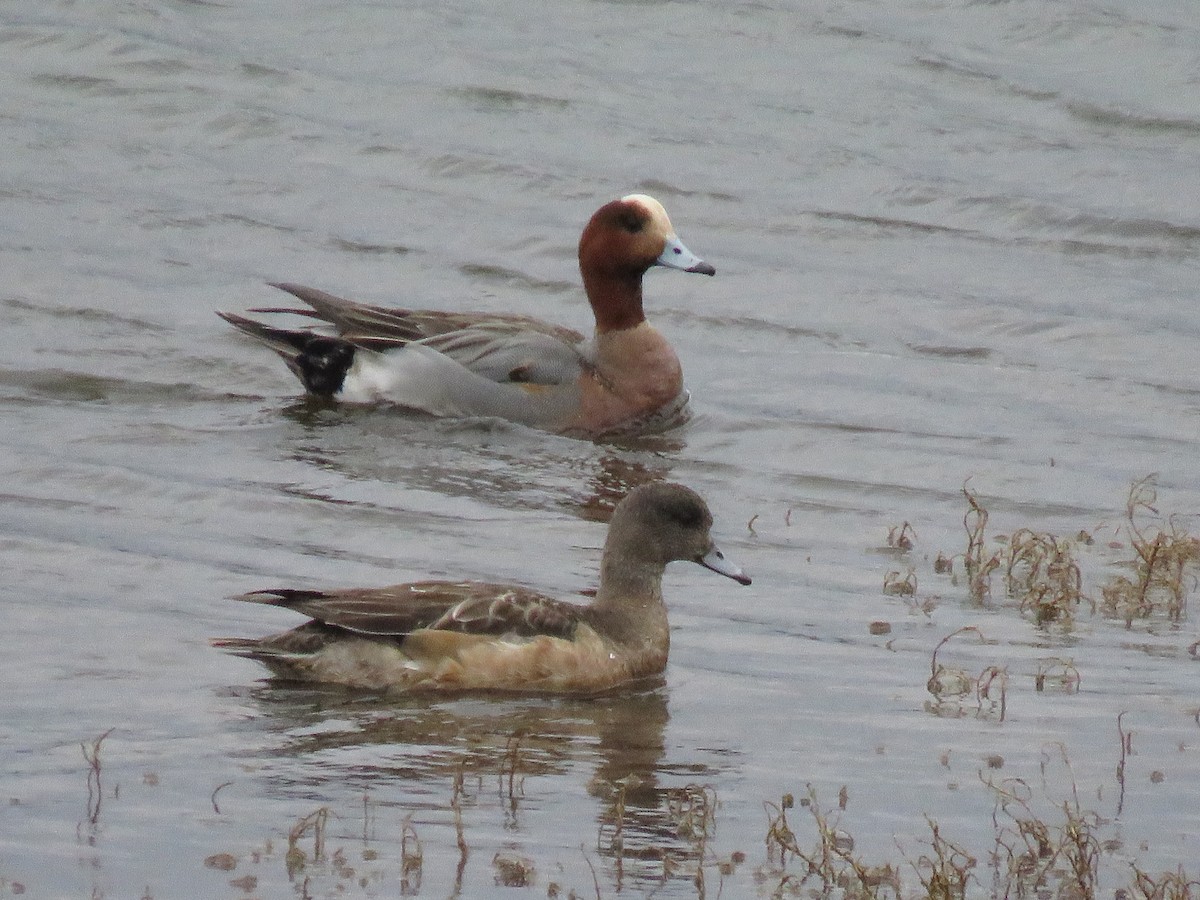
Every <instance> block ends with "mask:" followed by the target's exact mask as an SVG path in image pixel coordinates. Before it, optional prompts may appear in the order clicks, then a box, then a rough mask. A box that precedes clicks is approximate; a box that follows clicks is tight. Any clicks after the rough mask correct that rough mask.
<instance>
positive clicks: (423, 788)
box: [234, 682, 738, 896]
mask: <svg viewBox="0 0 1200 900" xmlns="http://www.w3.org/2000/svg"><path fill="white" fill-rule="evenodd" d="M234 693H235V695H236V696H238V697H242V698H246V697H247V694H246V692H245V691H244V690H243V689H242V688H240V687H239V688H236V689H234ZM248 697H249V699H250V700H251V702H252V703H253V706H254V708H255V712H256V714H255V715H252V716H247V717H245V718H244V719H242V720H241V721H240V722H239V723H238V724H237V725H236V727H237V729H238V730H239V731H242V732H249V733H253V735H254V736H253V737H251V738H250V742H251V743H253V744H255V745H256V746H258V745H259V741H260V739H261V740H265V741H266V743H267V746H268V747H269V748H270V749H269V751H268V752H267V753H266V754H264V753H263V752H262V749H261V748H260V749H258V750H255V751H254V752H253V756H254V759H255V768H256V769H257V771H258V775H257V778H259V779H261V780H262V781H261V783H262V786H263V789H264V790H265V791H266V793H267V794H268V795H270V796H294V797H297V798H302V799H306V800H309V799H311V798H312V797H313V796H314V795H315V796H319V797H320V798H321V802H322V803H324V804H326V805H329V806H331V807H332V808H333V810H334V811H335V812H337V814H338V815H344V816H346V817H347V818H350V819H353V817H354V815H355V813H356V810H355V809H354V808H353V807H355V805H359V806H361V804H362V803H363V802H364V799H363V798H364V795H367V796H369V797H370V798H371V799H372V801H378V802H379V803H380V804H381V805H380V806H379V807H378V808H377V809H375V808H373V810H372V813H371V821H372V831H374V830H375V829H376V822H375V820H376V817H378V830H379V831H381V832H382V831H386V830H387V829H388V828H389V827H390V822H389V821H388V819H387V817H388V816H392V817H393V818H395V817H399V816H401V815H402V814H407V812H410V811H411V810H412V809H414V808H418V809H422V810H425V811H426V812H425V814H424V815H425V818H426V819H427V820H429V821H441V822H443V823H445V822H448V821H450V820H451V819H452V818H454V817H455V816H458V815H461V816H462V819H463V820H464V824H463V834H462V836H463V837H464V838H465V841H464V843H461V844H458V843H456V841H457V837H458V836H457V835H455V834H454V833H452V832H451V831H450V830H449V828H448V827H443V828H441V829H438V828H431V827H422V828H421V829H420V836H421V840H422V842H423V844H424V848H425V861H426V868H425V875H426V881H427V882H428V881H436V880H437V879H439V878H441V879H449V878H450V877H451V875H452V873H453V872H454V863H455V861H456V860H457V861H458V864H459V869H458V875H457V878H456V879H455V885H456V887H460V886H461V879H462V876H463V859H462V858H460V855H462V854H464V847H466V848H467V852H469V853H470V855H471V859H472V862H474V861H476V860H478V859H484V860H486V859H489V858H491V855H492V852H493V849H494V848H493V845H492V844H491V843H489V842H490V841H493V840H494V837H495V833H496V828H497V827H498V825H499V823H500V822H501V821H502V823H503V831H504V832H505V833H507V832H508V831H510V830H512V829H517V828H519V829H520V830H521V832H522V833H524V834H526V835H529V836H532V835H536V834H540V833H542V832H543V829H545V828H547V827H550V828H551V829H555V828H556V826H555V824H554V820H555V819H556V818H557V817H560V816H565V817H568V818H569V819H571V820H572V821H575V820H577V819H578V818H579V817H580V816H581V815H584V814H585V810H587V811H589V813H590V814H592V815H594V816H595V825H596V827H597V831H596V836H597V839H596V844H595V847H596V851H597V853H598V855H599V857H600V858H601V859H602V860H604V861H605V863H606V865H605V867H604V868H603V869H600V867H599V866H598V867H597V868H598V869H599V870H600V872H601V877H602V878H605V879H608V882H607V883H609V884H612V885H620V884H622V882H623V883H624V886H625V887H626V888H629V889H632V890H633V891H634V893H635V894H637V895H638V896H641V895H642V894H643V893H647V892H651V891H652V890H653V889H655V888H656V887H661V886H662V883H663V882H664V881H665V880H673V879H679V880H680V883H681V884H688V883H690V882H691V880H692V878H693V877H694V875H695V871H696V866H697V865H698V864H700V863H701V861H702V860H703V858H704V853H705V851H704V849H703V848H702V847H698V846H697V844H696V842H695V841H694V840H693V839H689V838H688V837H687V836H686V835H681V834H680V822H679V821H678V819H677V816H676V815H675V813H674V812H673V810H672V803H671V800H672V798H673V797H675V796H677V795H678V794H679V793H680V791H681V790H683V789H684V786H685V785H688V784H695V783H697V782H699V783H707V782H713V781H717V780H720V779H721V777H722V774H723V773H725V771H726V769H727V768H728V767H730V766H736V765H737V759H738V756H737V754H728V753H713V752H711V751H703V750H698V749H697V748H691V749H690V750H689V749H687V748H685V747H683V746H680V745H678V744H675V743H674V742H673V744H674V746H673V749H672V751H671V754H670V757H669V758H667V757H666V754H665V744H666V737H665V735H666V728H667V724H668V722H669V721H670V712H669V708H668V702H669V699H670V698H669V694H668V692H667V691H666V690H665V689H663V688H662V686H661V685H659V686H656V687H652V688H648V689H645V690H640V689H639V690H631V691H624V692H621V693H619V694H613V695H609V696H605V697H604V698H603V700H602V701H597V700H594V699H574V698H562V697H556V698H542V697H529V696H523V697H511V696H510V697H492V698H489V699H488V700H486V701H484V700H472V699H464V698H454V699H450V698H442V697H429V696H422V697H415V696H409V697H395V698H394V697H388V698H386V699H384V698H380V697H379V696H378V695H375V694H364V693H347V692H345V691H331V690H322V689H320V688H319V687H314V686H312V685H297V684H287V683H283V682H272V683H270V684H263V685H259V686H256V687H255V688H253V689H252V690H251V691H250V692H249V694H248ZM364 751H365V752H364ZM584 790H586V793H587V794H588V795H590V796H591V797H592V798H594V803H593V804H588V803H587V802H585V801H584V800H583V799H582V795H583V792H584ZM455 803H458V804H461V805H460V806H459V807H457V809H458V810H459V812H455V810H456V807H455V805H454V804H455ZM547 823H549V825H547ZM283 831H284V832H285V833H286V831H287V828H286V827H284V828H283ZM560 833H561V831H557V830H556V831H555V832H554V834H556V835H557V834H560ZM500 846H502V847H503V846H507V845H505V844H501V845H500ZM373 849H377V848H373ZM708 852H710V853H711V851H708ZM395 865H396V867H397V870H398V869H399V866H400V862H399V861H397V862H396V863H395ZM314 877H316V875H315V874H314ZM601 883H602V884H605V883H606V882H605V881H602V882H601ZM612 892H613V891H605V892H604V893H605V895H606V896H607V895H608V894H609V893H612Z"/></svg>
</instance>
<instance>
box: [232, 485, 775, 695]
mask: <svg viewBox="0 0 1200 900" xmlns="http://www.w3.org/2000/svg"><path fill="white" fill-rule="evenodd" d="M712 521H713V519H712V514H711V513H710V512H709V508H708V506H707V504H706V503H705V502H704V500H703V499H702V498H701V497H700V495H699V494H697V493H696V492H695V491H693V490H691V489H690V488H688V487H685V486H684V485H681V484H675V483H670V482H654V483H650V484H645V485H641V486H639V487H637V488H635V489H634V490H632V491H631V492H630V493H629V494H627V495H626V496H625V498H624V499H623V500H622V501H621V502H620V503H619V504H617V507H616V509H615V510H614V511H613V515H612V519H611V521H610V523H609V527H608V535H607V538H606V540H605V543H604V550H603V553H602V556H601V560H600V582H599V587H598V589H597V590H596V591H595V595H594V597H593V598H592V599H591V600H590V602H588V603H586V604H583V603H575V602H570V601H565V600H558V599H555V598H552V597H548V596H546V595H545V594H542V593H539V592H537V591H535V590H532V589H530V588H528V587H524V586H521V585H516V584H494V583H486V582H477V581H418V582H414V583H409V584H399V585H394V586H392V587H382V588H348V589H342V590H329V591H322V590H299V589H288V588H277V589H271V590H261V591H253V592H251V593H248V594H242V595H241V596H238V597H235V598H233V599H235V600H241V601H247V602H251V603H263V604H267V605H269V606H279V607H283V608H285V609H290V610H292V611H293V612H297V613H300V614H302V615H305V616H308V617H309V621H308V622H306V623H304V624H302V625H300V626H298V627H295V628H292V629H291V630H289V631H284V632H281V633H279V634H275V635H271V636H268V637H264V638H219V639H216V640H214V641H213V642H212V643H213V645H214V646H216V647H218V648H220V649H222V650H225V651H227V652H230V653H232V654H234V655H236V656H241V657H245V658H248V659H253V660H256V661H258V662H260V663H262V664H264V665H265V666H266V667H267V669H268V670H270V672H271V673H272V675H274V676H275V677H276V678H279V679H282V680H286V681H295V682H310V683H320V684H328V685H338V686H341V687H343V688H353V689H361V690H371V691H382V692H386V693H388V694H398V695H408V694H427V693H462V692H471V693H476V692H483V693H487V692H504V693H536V694H547V695H596V694H603V693H607V692H611V691H613V690H617V689H620V688H622V687H624V686H627V685H631V684H634V683H636V682H639V681H644V680H646V679H649V678H652V677H654V676H658V675H660V674H661V673H662V672H663V671H664V669H665V668H666V665H667V655H668V651H669V648H670V628H669V626H668V623H667V610H666V606H665V605H664V602H663V594H662V579H663V573H664V570H665V569H666V567H667V564H668V563H671V562H673V561H676V560H688V561H691V562H694V563H698V564H699V565H701V566H703V567H705V568H707V569H711V570H712V571H714V572H716V573H718V574H720V575H724V576H726V577H727V578H731V579H733V580H734V581H736V582H738V583H739V584H743V585H747V584H750V582H751V579H750V576H748V575H747V574H746V573H745V572H744V571H742V569H741V568H739V567H738V566H737V565H735V564H733V563H732V562H731V561H730V560H728V559H726V557H725V555H724V554H723V553H722V552H721V551H720V550H719V549H718V548H717V545H716V543H715V542H714V540H713V537H712V534H711V526H712Z"/></svg>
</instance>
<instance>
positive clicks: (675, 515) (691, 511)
mask: <svg viewBox="0 0 1200 900" xmlns="http://www.w3.org/2000/svg"><path fill="white" fill-rule="evenodd" d="M667 512H668V514H669V515H670V516H671V518H672V519H674V520H675V521H676V522H678V523H679V524H680V525H682V526H683V527H684V528H699V527H700V526H702V525H703V524H704V509H703V508H702V507H700V506H698V505H696V504H695V503H688V502H682V503H673V504H671V506H670V507H669V509H668V511H667Z"/></svg>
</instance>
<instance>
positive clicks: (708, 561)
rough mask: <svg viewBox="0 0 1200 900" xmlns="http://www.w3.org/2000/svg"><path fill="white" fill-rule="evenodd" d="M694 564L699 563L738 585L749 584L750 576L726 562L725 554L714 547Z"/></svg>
mask: <svg viewBox="0 0 1200 900" xmlns="http://www.w3.org/2000/svg"><path fill="white" fill-rule="evenodd" d="M696 562H698V563H700V565H702V566H704V568H706V569H712V570H713V571H714V572H716V573H718V574H720V575H724V576H725V577H726V578H732V579H733V580H734V581H736V582H737V583H738V584H749V583H750V576H749V575H747V574H746V573H745V572H743V571H742V570H741V569H740V568H739V567H737V566H735V565H734V564H733V563H731V562H730V561H729V560H727V559H726V558H725V554H724V553H722V552H721V551H720V550H718V549H717V548H716V547H713V548H712V549H711V550H709V551H708V552H707V553H705V554H704V555H703V556H702V557H700V558H699V559H698V560H696Z"/></svg>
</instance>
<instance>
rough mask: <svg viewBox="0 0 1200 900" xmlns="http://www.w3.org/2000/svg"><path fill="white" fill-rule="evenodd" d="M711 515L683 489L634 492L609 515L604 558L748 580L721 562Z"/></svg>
mask: <svg viewBox="0 0 1200 900" xmlns="http://www.w3.org/2000/svg"><path fill="white" fill-rule="evenodd" d="M712 522H713V519H712V513H710V512H709V510H708V504H706V503H705V502H704V500H703V498H701V496H700V495H699V494H697V493H696V492H695V491H693V490H692V489H691V488H688V487H684V486H683V485H682V484H671V483H668V482H658V483H655V484H646V485H642V486H641V487H638V488H635V489H634V490H633V491H631V492H630V493H629V495H628V496H627V497H626V498H625V499H624V500H622V501H621V502H620V503H619V504H618V505H617V508H616V510H615V511H614V512H613V517H612V522H611V523H610V524H609V531H608V541H607V543H606V544H605V557H606V560H607V558H609V557H617V558H619V559H620V560H623V561H624V562H625V564H627V565H631V564H634V563H635V562H636V563H640V564H642V565H650V566H655V567H658V568H660V571H661V567H665V566H666V565H667V563H670V562H673V561H675V560H687V561H690V562H694V563H698V564H699V565H702V566H704V567H705V568H708V569H712V570H713V571H714V572H718V573H720V574H721V575H724V576H726V577H728V578H732V579H733V580H734V581H737V582H739V583H740V584H749V583H750V577H749V576H748V575H746V573H744V572H743V571H742V570H741V569H740V568H738V567H737V566H735V565H734V564H733V563H731V562H729V561H728V560H726V559H725V556H724V555H723V554H722V553H721V551H720V550H719V549H718V548H717V545H716V543H715V542H714V541H713V537H712V533H711V531H710V529H711V528H712Z"/></svg>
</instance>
